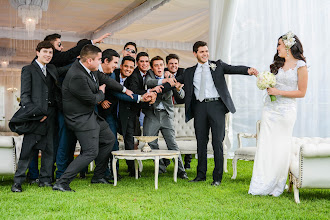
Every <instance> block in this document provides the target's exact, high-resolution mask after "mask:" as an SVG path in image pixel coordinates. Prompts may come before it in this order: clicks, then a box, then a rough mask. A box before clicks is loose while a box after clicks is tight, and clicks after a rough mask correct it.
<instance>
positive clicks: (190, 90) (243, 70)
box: [178, 60, 249, 122]
mask: <svg viewBox="0 0 330 220" xmlns="http://www.w3.org/2000/svg"><path fill="white" fill-rule="evenodd" d="M211 63H213V64H215V65H216V68H215V70H214V71H213V70H212V68H210V71H211V74H212V78H213V82H214V85H215V87H216V89H217V91H218V93H219V96H220V98H221V100H222V101H223V103H224V104H225V106H226V107H227V112H229V111H230V112H231V113H235V112H236V109H235V106H234V103H233V101H232V99H231V96H230V93H229V91H228V87H227V84H226V80H225V74H242V75H248V72H247V71H248V68H249V67H246V66H231V65H228V64H226V63H224V62H223V61H222V60H217V61H210V60H209V64H211ZM196 67H197V64H196V65H195V66H192V67H189V68H187V69H186V70H185V72H184V76H183V77H182V76H180V77H178V81H181V82H184V87H185V93H186V94H185V95H186V96H185V113H186V122H188V121H189V120H190V119H192V118H193V117H194V106H195V103H196V101H197V100H196V97H195V94H194V85H193V81H194V75H195V71H196ZM182 79H184V80H183V81H182Z"/></svg>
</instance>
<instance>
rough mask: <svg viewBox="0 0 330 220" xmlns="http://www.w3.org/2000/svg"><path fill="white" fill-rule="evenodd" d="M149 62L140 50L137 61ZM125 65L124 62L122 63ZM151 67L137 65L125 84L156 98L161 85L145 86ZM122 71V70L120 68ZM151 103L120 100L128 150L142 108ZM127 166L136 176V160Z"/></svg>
mask: <svg viewBox="0 0 330 220" xmlns="http://www.w3.org/2000/svg"><path fill="white" fill-rule="evenodd" d="M127 57H128V58H127V61H126V62H128V61H131V62H129V64H130V66H131V67H132V65H133V68H134V62H133V61H134V58H133V57H130V56H127ZM125 60H126V58H125V57H124V58H123V61H125ZM141 61H143V62H147V63H148V65H147V67H149V55H148V54H147V53H146V52H140V53H139V54H138V55H137V62H141ZM122 65H124V63H122ZM148 70H149V68H146V69H142V68H141V66H140V68H139V67H136V68H135V69H134V71H133V73H131V75H130V76H128V77H127V79H126V80H125V84H124V85H125V86H126V87H127V88H128V89H130V90H132V91H133V92H134V94H138V95H143V94H145V93H148V92H149V93H151V94H152V96H153V99H154V100H155V99H156V94H153V92H154V91H155V92H160V90H161V87H160V86H158V87H156V88H153V89H150V90H148V91H147V90H146V89H145V86H144V79H145V76H146V75H147V71H148ZM120 71H121V72H122V70H120ZM148 107H149V104H146V103H140V104H137V103H131V102H125V101H120V102H119V108H120V109H119V119H120V127H121V131H122V134H123V136H124V143H125V149H126V150H133V149H134V137H133V136H134V130H135V129H136V118H137V117H139V115H140V112H141V108H148ZM126 163H127V166H128V172H129V175H130V176H132V177H134V176H135V169H134V161H132V160H127V161H126Z"/></svg>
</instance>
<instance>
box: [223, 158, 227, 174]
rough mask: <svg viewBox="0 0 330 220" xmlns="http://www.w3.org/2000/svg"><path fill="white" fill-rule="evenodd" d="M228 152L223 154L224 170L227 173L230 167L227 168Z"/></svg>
mask: <svg viewBox="0 0 330 220" xmlns="http://www.w3.org/2000/svg"><path fill="white" fill-rule="evenodd" d="M227 157H228V156H227V154H225V155H224V156H223V170H224V172H225V173H228V168H227Z"/></svg>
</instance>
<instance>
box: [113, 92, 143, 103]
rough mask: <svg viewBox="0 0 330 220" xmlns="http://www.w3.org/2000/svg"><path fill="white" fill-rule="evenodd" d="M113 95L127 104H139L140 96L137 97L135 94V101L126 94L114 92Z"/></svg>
mask: <svg viewBox="0 0 330 220" xmlns="http://www.w3.org/2000/svg"><path fill="white" fill-rule="evenodd" d="M112 95H113V96H115V97H116V98H117V99H119V100H121V101H126V102H137V101H138V95H136V94H133V98H134V99H132V98H131V97H129V96H128V95H126V94H123V93H119V92H112Z"/></svg>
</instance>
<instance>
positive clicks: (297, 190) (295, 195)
mask: <svg viewBox="0 0 330 220" xmlns="http://www.w3.org/2000/svg"><path fill="white" fill-rule="evenodd" d="M293 193H294V201H295V202H296V203H297V204H299V203H300V200H299V189H298V188H297V186H296V184H295V183H293Z"/></svg>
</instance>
